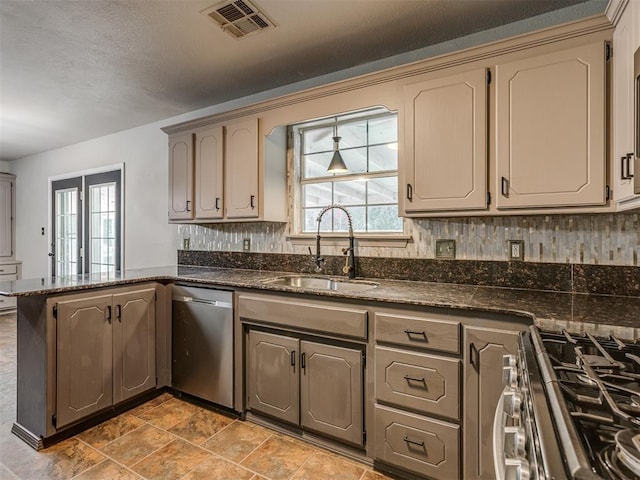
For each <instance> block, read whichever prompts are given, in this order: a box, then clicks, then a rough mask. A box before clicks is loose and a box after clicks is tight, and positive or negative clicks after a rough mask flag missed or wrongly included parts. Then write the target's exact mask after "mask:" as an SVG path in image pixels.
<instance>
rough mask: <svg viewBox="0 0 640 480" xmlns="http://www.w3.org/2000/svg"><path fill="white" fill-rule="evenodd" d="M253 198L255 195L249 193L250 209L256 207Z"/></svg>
mask: <svg viewBox="0 0 640 480" xmlns="http://www.w3.org/2000/svg"><path fill="white" fill-rule="evenodd" d="M255 199H256V196H255V195H251V199H250V202H249V204H250V205H251V208H252V209H254V208H256V205H255Z"/></svg>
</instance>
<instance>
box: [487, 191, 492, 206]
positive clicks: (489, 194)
mask: <svg viewBox="0 0 640 480" xmlns="http://www.w3.org/2000/svg"><path fill="white" fill-rule="evenodd" d="M489 205H491V192H487V207H488V206H489Z"/></svg>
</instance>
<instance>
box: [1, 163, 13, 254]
mask: <svg viewBox="0 0 640 480" xmlns="http://www.w3.org/2000/svg"><path fill="white" fill-rule="evenodd" d="M14 183H15V177H14V176H13V175H8V174H0V258H3V259H7V258H13V255H14V248H13V238H14V224H13V212H14Z"/></svg>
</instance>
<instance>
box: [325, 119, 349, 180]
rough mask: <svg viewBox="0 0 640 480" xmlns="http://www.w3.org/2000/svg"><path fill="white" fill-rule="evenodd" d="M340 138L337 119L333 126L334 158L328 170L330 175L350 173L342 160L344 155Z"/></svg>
mask: <svg viewBox="0 0 640 480" xmlns="http://www.w3.org/2000/svg"><path fill="white" fill-rule="evenodd" d="M340 138H341V137H339V136H338V119H337V118H336V123H335V125H334V126H333V157H332V158H331V163H330V164H329V168H327V172H329V173H346V172H348V171H349V169H348V168H347V165H346V164H345V163H344V160H343V159H342V155H340V146H339V143H340Z"/></svg>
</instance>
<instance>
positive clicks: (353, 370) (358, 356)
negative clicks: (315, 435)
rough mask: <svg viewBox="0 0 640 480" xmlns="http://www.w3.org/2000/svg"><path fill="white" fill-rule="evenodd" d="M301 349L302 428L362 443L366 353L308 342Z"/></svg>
mask: <svg viewBox="0 0 640 480" xmlns="http://www.w3.org/2000/svg"><path fill="white" fill-rule="evenodd" d="M300 349H301V352H302V355H304V364H303V360H301V371H300V375H301V380H300V387H301V388H300V389H301V393H300V417H301V418H300V423H301V424H302V427H303V428H309V429H311V430H315V431H317V432H321V433H325V434H328V435H331V436H333V437H336V438H339V439H342V440H345V441H347V442H350V443H353V444H356V445H362V444H363V435H362V421H363V420H362V417H363V412H362V402H363V398H362V397H363V395H362V390H363V385H362V352H361V351H360V350H353V349H349V348H341V347H335V346H331V345H323V344H319V343H314V342H307V341H301V342H300ZM303 367H304V368H303Z"/></svg>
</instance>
